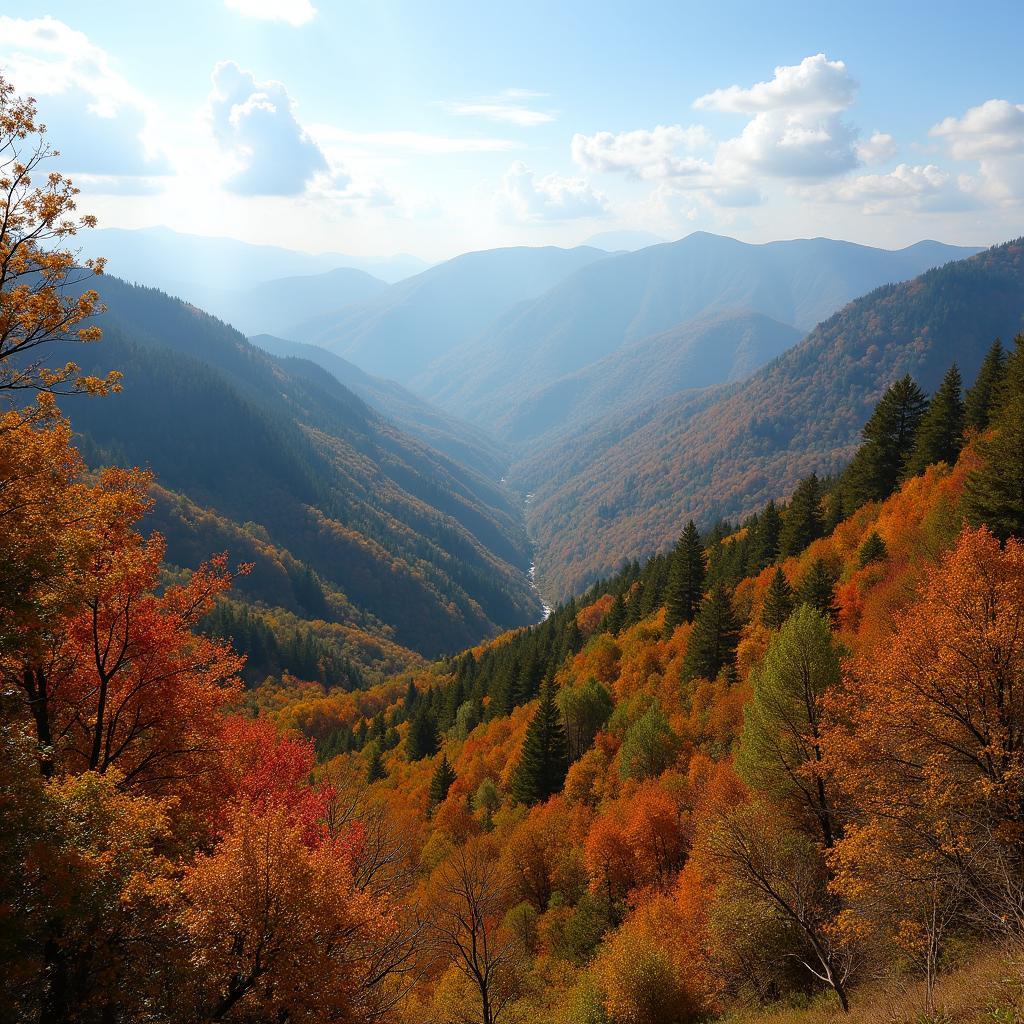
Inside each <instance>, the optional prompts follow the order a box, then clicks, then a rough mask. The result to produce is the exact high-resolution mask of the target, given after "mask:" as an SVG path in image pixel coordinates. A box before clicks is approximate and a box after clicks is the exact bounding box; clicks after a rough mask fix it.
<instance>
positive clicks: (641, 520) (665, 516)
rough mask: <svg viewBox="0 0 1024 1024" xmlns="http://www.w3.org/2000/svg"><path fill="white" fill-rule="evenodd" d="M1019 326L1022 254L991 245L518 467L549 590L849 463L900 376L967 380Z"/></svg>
mask: <svg viewBox="0 0 1024 1024" xmlns="http://www.w3.org/2000/svg"><path fill="white" fill-rule="evenodd" d="M1022 317H1024V246H1022V245H1021V243H1020V242H1009V243H1007V244H1005V245H1001V246H997V247H996V248H993V249H989V250H986V251H985V252H983V253H980V254H979V255H977V256H974V257H971V258H970V259H967V260H961V261H959V262H956V263H952V264H949V265H947V266H945V267H942V268H939V269H936V270H932V271H929V272H928V273H926V274H924V275H922V276H921V277H919V278H915V279H914V280H913V281H911V282H908V283H906V284H900V285H889V286H885V287H883V288H880V289H877V290H876V291H874V292H872V293H870V294H868V295H866V296H864V297H862V298H860V299H857V300H856V301H854V302H852V303H850V305H848V306H847V307H846V308H844V309H843V310H841V311H840V312H839V313H837V314H836V315H835V316H833V317H831V318H830V319H829V320H826V321H825V322H824V323H823V324H821V325H820V326H819V327H817V328H816V329H815V330H814V331H812V332H811V333H810V334H809V335H808V336H807V338H806V339H805V340H804V341H803V342H801V343H800V344H799V345H798V346H796V347H795V348H793V349H791V350H790V351H788V352H786V353H785V354H784V355H782V356H781V357H780V358H779V359H777V360H775V361H774V362H773V363H772V364H771V365H769V366H766V367H765V368H764V369H762V370H760V371H759V372H757V373H756V374H754V376H753V377H751V378H750V379H749V380H748V381H746V382H745V383H741V384H738V385H735V386H733V387H728V388H724V389H722V390H721V391H719V392H717V393H715V392H711V393H704V394H698V395H693V394H686V393H684V394H681V395H679V396H677V397H671V398H667V399H665V400H663V401H662V402H661V403H659V404H657V405H654V406H653V407H651V408H649V409H647V410H646V411H644V412H642V413H639V414H637V415H635V416H634V417H633V418H632V419H628V420H622V419H619V420H614V419H613V420H611V421H610V422H608V423H599V424H598V425H597V426H596V427H594V428H584V429H582V430H579V431H577V432H576V433H575V434H574V435H572V436H570V437H568V438H566V439H562V440H559V441H558V442H557V443H556V444H555V445H553V446H552V447H550V448H544V449H542V450H540V451H538V452H536V453H534V454H532V455H531V456H529V457H527V458H525V459H523V460H522V461H520V462H518V463H517V465H516V466H515V467H514V469H513V471H512V474H511V479H512V482H513V483H514V485H516V486H518V487H520V488H521V489H522V490H523V491H524V492H532V493H533V494H534V495H535V497H534V500H533V501H532V503H531V504H530V508H529V522H530V528H531V531H532V533H533V536H534V538H535V540H536V543H537V551H538V553H537V561H538V564H539V566H540V567H541V571H542V574H543V575H544V579H545V585H546V587H547V589H548V592H550V593H551V594H556V595H562V596H565V595H568V594H571V593H573V592H574V591H576V590H578V589H579V587H580V586H581V585H585V584H586V583H588V582H589V581H591V580H593V579H594V578H595V577H597V576H599V575H601V574H602V573H604V572H607V571H608V570H609V569H610V568H613V567H614V566H615V565H616V564H618V563H619V562H620V561H621V560H622V559H624V558H632V557H636V556H637V555H642V554H644V553H645V552H649V551H651V550H655V549H663V548H664V547H666V546H667V545H668V544H669V543H670V542H671V540H672V537H673V535H674V533H675V532H676V529H677V524H678V520H679V516H680V515H683V516H693V517H694V518H695V519H696V520H697V521H698V522H701V523H703V524H705V525H709V524H710V523H711V522H713V521H714V520H715V519H716V518H719V517H730V516H736V515H743V514H746V513H747V512H750V511H752V510H753V509H755V508H757V507H758V506H759V505H761V504H763V503H764V502H765V501H767V500H768V499H769V498H773V497H774V498H778V497H781V496H783V495H785V494H786V493H787V492H788V491H789V490H790V489H791V488H792V487H793V486H794V485H795V483H796V481H797V480H798V479H799V478H800V477H802V476H806V475H807V474H808V473H810V472H811V471H816V472H818V473H820V474H829V473H833V472H836V471H837V470H838V469H840V468H841V467H842V466H843V465H845V463H846V462H847V461H848V459H849V458H850V456H851V454H852V453H853V450H854V448H855V446H856V443H857V435H858V431H859V430H860V426H861V424H862V423H863V422H864V419H865V418H866V415H867V412H868V411H869V409H870V408H871V406H872V405H873V404H874V402H875V401H877V399H878V397H879V395H880V394H881V393H882V391H884V389H885V388H886V387H887V386H888V385H889V384H890V383H891V382H892V381H893V380H895V379H896V378H898V377H900V376H902V375H903V374H904V373H910V374H912V375H913V376H914V377H915V378H917V379H918V380H919V381H920V382H921V384H922V386H923V387H925V388H927V389H933V388H934V387H936V386H937V385H938V382H939V379H940V378H941V375H942V374H943V373H944V372H945V370H946V368H947V367H948V366H949V364H950V363H951V362H953V361H954V360H956V361H957V362H958V364H959V366H960V370H961V372H962V374H963V377H964V380H966V381H968V382H970V381H972V380H973V379H974V375H975V373H976V372H977V370H978V367H979V366H980V364H981V361H982V358H983V356H984V354H985V352H986V350H987V348H988V346H989V344H990V342H991V340H992V339H993V338H994V337H999V336H1001V337H1003V338H1009V337H1013V335H1014V334H1015V333H1016V332H1017V331H1019V330H1020V327H1021V324H1022Z"/></svg>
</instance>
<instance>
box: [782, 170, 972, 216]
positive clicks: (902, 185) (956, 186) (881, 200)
mask: <svg viewBox="0 0 1024 1024" xmlns="http://www.w3.org/2000/svg"><path fill="white" fill-rule="evenodd" d="M966 184H968V183H967V182H966V181H964V180H963V179H960V178H957V177H956V176H954V175H952V174H950V173H949V172H948V171H945V170H943V169H942V168H941V167H938V166H937V165H935V164H925V165H910V164H899V165H898V166H897V167H896V168H894V169H893V170H892V171H890V172H889V173H888V174H861V175H856V176H853V177H849V178H846V179H844V180H842V181H839V182H835V183H830V184H828V185H821V186H817V187H815V188H811V189H807V190H804V192H803V193H802V194H803V195H804V196H805V197H806V198H809V199H815V200H818V201H823V202H837V203H849V204H853V205H856V206H859V207H860V208H861V210H862V211H863V212H864V213H867V214H876V213H891V212H893V211H894V210H903V211H905V210H915V211H924V212H932V213H935V212H949V211H954V210H963V209H968V208H970V207H972V206H974V205H976V203H975V201H974V200H973V199H972V198H971V196H970V195H969V194H968V193H967V192H966V191H965V188H964V186H965V185H966Z"/></svg>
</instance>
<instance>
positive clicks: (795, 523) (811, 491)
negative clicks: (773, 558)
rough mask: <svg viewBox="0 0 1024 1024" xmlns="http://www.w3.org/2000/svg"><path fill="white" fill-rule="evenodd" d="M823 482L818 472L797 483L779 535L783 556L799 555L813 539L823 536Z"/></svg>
mask: <svg viewBox="0 0 1024 1024" xmlns="http://www.w3.org/2000/svg"><path fill="white" fill-rule="evenodd" d="M822 530H823V521H822V513H821V484H820V482H819V481H818V476H817V474H816V473H812V474H811V475H810V476H808V477H804V479H803V480H801V481H800V483H798V484H797V485H796V490H795V491H794V492H793V497H792V499H791V500H790V502H789V509H788V510H787V512H786V516H785V520H784V521H783V525H782V532H781V535H780V537H779V554H780V555H781V556H782V557H783V558H788V557H790V556H791V555H798V554H800V552H801V551H803V549H804V548H805V547H807V545H808V544H810V543H811V541H815V540H817V539H818V538H819V537H821V536H822Z"/></svg>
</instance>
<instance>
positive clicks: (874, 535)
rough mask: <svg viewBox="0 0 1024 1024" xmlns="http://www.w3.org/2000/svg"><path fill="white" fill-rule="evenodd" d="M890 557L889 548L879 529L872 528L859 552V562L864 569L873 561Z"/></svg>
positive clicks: (882, 560)
mask: <svg viewBox="0 0 1024 1024" xmlns="http://www.w3.org/2000/svg"><path fill="white" fill-rule="evenodd" d="M888 557H889V550H888V548H886V546H885V541H884V540H882V538H881V537H880V536H879V535H878V531H877V530H872V531H871V532H870V533H869V534H868V535H867V537H865V538H864V543H863V544H861V546H860V551H858V552H857V564H858V565H859V566H860V568H862V569H863V568H864V567H865V566H867V565H871V563H872V562H884V561H885V559H886V558H888Z"/></svg>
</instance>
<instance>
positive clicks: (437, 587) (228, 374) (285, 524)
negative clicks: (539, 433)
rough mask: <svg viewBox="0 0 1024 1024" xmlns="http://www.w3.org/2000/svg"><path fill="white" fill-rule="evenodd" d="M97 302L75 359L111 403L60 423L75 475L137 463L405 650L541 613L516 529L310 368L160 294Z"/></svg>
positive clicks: (433, 647) (474, 483)
mask: <svg viewBox="0 0 1024 1024" xmlns="http://www.w3.org/2000/svg"><path fill="white" fill-rule="evenodd" d="M103 297H104V300H105V301H106V303H107V305H108V307H109V312H108V313H107V314H106V316H105V318H104V334H105V337H104V342H103V344H102V345H99V346H90V347H88V348H86V349H84V350H83V352H82V353H81V355H84V358H83V359H81V360H80V361H82V362H83V365H85V366H86V367H89V366H96V367H105V366H110V365H113V366H117V367H118V368H119V369H121V370H122V371H123V373H124V378H125V381H124V382H125V388H124V393H123V394H121V395H119V396H116V397H113V398H111V400H110V401H103V402H89V401H83V402H78V403H75V404H74V406H73V408H72V410H71V412H72V423H73V426H74V427H75V429H76V430H77V431H79V432H81V433H82V434H84V435H85V437H84V442H83V443H84V447H85V449H86V451H87V452H89V453H90V455H91V461H93V462H97V461H117V462H121V463H125V464H130V465H133V464H139V465H152V466H153V467H154V468H155V469H156V471H157V473H158V480H159V482H160V483H161V484H162V485H163V486H164V487H166V488H167V489H169V490H171V491H174V492H178V493H180V494H183V495H186V496H187V497H188V498H189V499H190V500H191V501H193V502H194V503H195V504H196V505H197V506H199V507H201V508H204V509H209V510H212V511H213V512H215V513H216V514H217V515H219V516H222V517H224V518H225V519H227V520H229V521H231V522H234V523H237V524H246V523H248V524H252V527H253V528H254V529H257V530H262V531H265V535H266V538H267V539H268V540H269V542H271V543H272V544H273V545H275V546H276V547H279V548H281V549H284V550H287V551H289V552H290V553H291V554H292V555H293V556H294V557H295V558H296V559H298V560H299V561H300V562H301V563H302V564H303V565H304V566H305V567H306V568H308V569H309V570H310V571H311V572H313V573H314V574H315V576H316V577H318V578H319V579H320V580H322V581H323V582H324V583H325V584H326V585H329V586H330V587H333V588H334V589H336V590H337V591H339V592H340V593H341V594H342V595H343V596H344V598H345V599H346V601H347V602H349V603H351V604H352V605H355V606H357V607H358V608H360V609H361V610H362V611H363V612H365V613H367V614H368V615H370V616H372V617H374V618H375V619H377V620H380V621H381V622H383V623H386V624H387V625H389V626H391V627H393V629H394V639H395V640H396V641H397V642H398V643H400V644H402V645H404V646H406V647H409V648H411V649H413V650H416V651H419V652H420V653H437V652H440V651H444V650H449V649H451V648H453V647H456V646H460V645H463V644H465V643H467V642H468V643H472V642H474V641H475V640H477V639H479V638H480V637H482V636H485V635H488V634H489V633H491V632H493V631H494V630H495V628H497V627H498V626H499V625H508V624H515V623H523V622H527V621H530V620H531V619H533V618H535V617H536V616H537V615H538V614H539V606H538V603H537V600H536V597H535V595H534V594H533V593H532V592H531V590H530V586H529V583H528V581H527V580H526V577H525V572H524V570H525V568H526V566H527V565H528V564H529V550H528V546H527V544H526V539H525V535H524V533H523V531H522V527H521V523H520V514H519V511H518V509H517V508H516V507H515V506H514V505H513V504H512V503H511V502H510V501H509V499H508V498H507V497H506V496H505V495H504V493H503V492H502V491H501V490H500V489H499V488H498V487H497V486H496V485H494V484H492V483H490V482H489V481H487V480H486V479H484V477H482V476H481V475H480V474H478V473H476V472H474V471H472V470H470V469H467V468H465V467H463V466H461V465H459V464H458V463H456V462H454V461H453V460H451V459H448V458H447V457H445V456H443V455H441V454H439V453H438V452H435V451H433V450H432V449H430V448H428V447H427V446H425V445H423V444H422V443H420V442H418V441H416V440H413V439H412V438H409V437H408V436H406V435H405V434H403V433H402V432H401V431H400V430H399V429H398V428H397V427H395V426H394V425H393V424H392V423H390V422H389V421H387V420H385V419H383V418H382V417H381V416H380V415H379V414H377V413H376V412H374V411H373V410H372V409H370V408H369V407H368V406H367V405H366V404H365V403H364V402H363V401H362V400H361V399H359V398H358V397H357V396H356V395H355V394H353V393H352V392H351V391H349V390H348V389H347V388H345V387H343V386H342V385H341V384H340V383H339V382H338V381H337V380H336V379H335V378H334V377H333V376H332V375H330V374H328V373H326V372H325V371H324V370H322V369H321V368H320V367H318V366H315V365H314V364H313V363H310V362H308V361H306V360H300V359H286V360H278V359H275V358H273V357H272V356H270V355H268V354H267V353H265V352H262V351H261V350H259V349H257V348H255V347H254V346H252V345H250V344H249V342H248V341H246V339H245V338H244V337H243V336H242V335H240V334H238V333H237V332H235V331H233V330H231V329H230V328H228V327H226V326H225V325H223V324H221V323H220V322H219V321H217V320H214V319H213V318H211V317H208V316H206V315H205V314H203V313H200V312H199V311H198V310H196V309H194V308H193V307H190V306H187V305H185V304H184V303H181V302H178V301H176V300H173V299H170V298H168V297H167V296H165V295H163V294H161V293H159V292H154V291H152V290H149V289H143V288H137V287H133V286H129V285H125V284H124V283H122V282H120V281H117V280H116V279H109V278H108V279H106V280H105V281H104V282H103ZM76 355H80V353H78V352H76ZM213 438H215V439H216V444H212V443H211V439H213ZM178 557H179V551H178V550H177V549H176V548H175V546H173V545H172V548H171V550H170V559H171V561H177V560H178ZM188 561H189V560H188V559H184V558H182V559H181V562H182V564H188Z"/></svg>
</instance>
